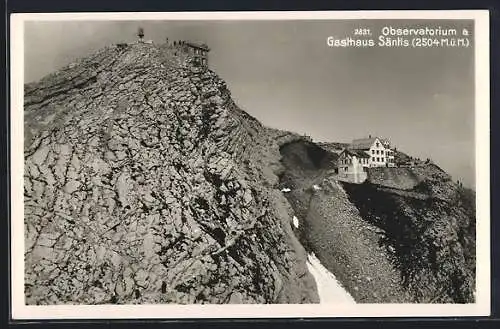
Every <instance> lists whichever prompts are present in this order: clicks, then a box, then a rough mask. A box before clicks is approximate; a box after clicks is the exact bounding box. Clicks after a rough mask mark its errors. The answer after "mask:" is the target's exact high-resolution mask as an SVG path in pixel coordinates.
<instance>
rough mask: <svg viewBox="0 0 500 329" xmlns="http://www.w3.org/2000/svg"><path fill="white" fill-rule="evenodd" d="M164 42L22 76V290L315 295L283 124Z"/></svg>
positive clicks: (53, 296)
mask: <svg viewBox="0 0 500 329" xmlns="http://www.w3.org/2000/svg"><path fill="white" fill-rule="evenodd" d="M169 55H171V54H166V53H165V51H164V50H162V48H161V47H157V46H155V45H152V44H140V43H139V44H132V45H129V46H127V47H122V46H121V47H114V46H112V47H107V48H105V49H103V50H101V51H99V52H98V53H96V54H94V55H92V56H90V57H88V58H85V59H83V60H81V61H79V62H77V63H75V64H72V65H70V66H68V67H66V68H64V69H62V70H60V71H59V72H57V73H55V74H52V75H50V76H47V77H45V78H44V79H42V80H41V81H39V82H37V83H32V84H30V85H27V86H26V87H25V149H24V155H25V168H24V177H25V179H24V183H25V184H24V189H25V190H24V202H25V220H24V223H25V294H26V303H28V304H64V303H71V304H74V303H82V304H100V303H118V304H122V303H182V304H185V303H282V302H287V303H303V302H317V294H316V288H315V284H314V281H313V280H312V277H311V276H310V274H309V273H308V272H307V270H306V265H305V260H306V256H305V251H304V249H303V248H302V246H301V245H300V243H298V241H297V240H296V239H295V237H294V236H293V232H292V230H291V228H290V218H291V217H292V211H293V210H292V209H291V208H290V206H289V205H288V203H287V202H286V200H285V199H284V197H283V196H282V195H281V194H280V193H279V192H277V191H278V190H277V189H276V184H277V183H278V178H277V176H276V174H277V173H278V172H279V170H280V165H279V145H278V140H279V138H277V132H276V131H272V130H269V129H267V128H265V127H263V126H262V125H261V124H260V123H259V122H258V121H256V120H255V119H254V118H252V117H250V116H249V115H248V114H246V113H245V112H243V111H241V110H240V109H238V108H237V106H236V105H235V104H234V102H233V101H232V99H231V97H230V92H229V90H228V89H227V87H226V84H225V83H224V81H223V80H221V79H220V78H219V77H218V76H217V75H216V74H215V73H214V72H212V71H210V70H204V71H199V72H193V71H192V70H190V69H189V68H187V67H183V66H176V65H172V64H171V63H170V62H169V61H168V60H167V59H168V58H170V57H169ZM285 135H286V134H284V136H285ZM281 138H285V139H286V138H293V137H290V136H288V137H287V136H285V137H283V136H281Z"/></svg>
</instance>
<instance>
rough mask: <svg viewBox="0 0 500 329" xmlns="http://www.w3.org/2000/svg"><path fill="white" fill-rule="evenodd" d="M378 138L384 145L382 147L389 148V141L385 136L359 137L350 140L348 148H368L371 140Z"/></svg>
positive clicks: (371, 143) (371, 142)
mask: <svg viewBox="0 0 500 329" xmlns="http://www.w3.org/2000/svg"><path fill="white" fill-rule="evenodd" d="M377 138H378V140H379V141H380V142H381V143H382V145H384V147H386V148H389V147H390V146H391V142H390V141H389V140H388V139H387V138H380V137H370V138H360V139H355V140H353V141H352V143H351V146H350V149H353V150H368V149H369V148H370V147H371V146H372V145H373V142H375V140H376V139H377Z"/></svg>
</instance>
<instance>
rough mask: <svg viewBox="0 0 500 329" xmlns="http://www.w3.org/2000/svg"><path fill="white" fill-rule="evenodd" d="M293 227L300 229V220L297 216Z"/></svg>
mask: <svg viewBox="0 0 500 329" xmlns="http://www.w3.org/2000/svg"><path fill="white" fill-rule="evenodd" d="M292 221H293V226H295V228H299V219H298V218H297V216H293V219H292Z"/></svg>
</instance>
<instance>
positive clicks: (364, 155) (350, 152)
mask: <svg viewBox="0 0 500 329" xmlns="http://www.w3.org/2000/svg"><path fill="white" fill-rule="evenodd" d="M344 152H345V153H346V154H348V155H350V156H355V157H357V158H369V157H370V155H368V154H367V153H366V152H365V151H363V150H348V149H345V150H343V151H342V152H341V153H340V154H342V153H344Z"/></svg>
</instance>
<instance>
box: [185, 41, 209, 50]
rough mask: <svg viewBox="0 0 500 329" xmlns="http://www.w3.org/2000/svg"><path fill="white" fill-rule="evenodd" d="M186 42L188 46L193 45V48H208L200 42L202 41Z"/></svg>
mask: <svg viewBox="0 0 500 329" xmlns="http://www.w3.org/2000/svg"><path fill="white" fill-rule="evenodd" d="M186 44H187V45H188V46H190V47H193V48H198V49H203V50H205V51H209V50H210V48H208V46H207V44H205V43H202V42H186Z"/></svg>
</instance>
